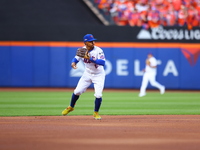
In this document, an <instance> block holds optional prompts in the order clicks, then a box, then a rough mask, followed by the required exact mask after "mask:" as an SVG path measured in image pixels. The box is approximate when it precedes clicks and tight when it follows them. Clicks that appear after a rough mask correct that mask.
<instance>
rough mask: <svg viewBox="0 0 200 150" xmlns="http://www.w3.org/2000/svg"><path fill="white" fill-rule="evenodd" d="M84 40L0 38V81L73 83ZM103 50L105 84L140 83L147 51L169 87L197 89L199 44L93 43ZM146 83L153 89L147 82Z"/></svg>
mask: <svg viewBox="0 0 200 150" xmlns="http://www.w3.org/2000/svg"><path fill="white" fill-rule="evenodd" d="M82 45H83V44H82V43H81V42H76V43H71V44H70V43H54V44H49V43H44V44H26V43H24V44H16V43H15V44H1V43H0V87H73V88H74V87H75V86H76V84H77V82H78V80H79V78H80V76H81V74H82V73H83V70H84V65H83V63H81V62H80V63H79V64H78V69H75V70H74V69H72V68H71V66H70V64H71V60H72V58H73V57H74V56H75V53H76V49H77V48H78V47H80V46H82ZM96 45H97V46H100V47H101V48H102V49H103V50H104V53H105V55H106V60H107V61H106V66H105V70H106V74H107V75H106V81H105V88H127V89H129V88H135V89H139V88H140V85H141V81H142V74H143V72H142V69H144V67H145V59H146V57H147V54H148V53H153V54H154V56H155V57H156V58H157V59H158V64H159V65H158V71H157V72H158V74H157V78H156V79H157V81H158V82H160V83H161V84H163V85H165V86H166V88H167V89H197V90H199V89H200V80H199V76H200V69H199V68H200V59H199V54H200V48H199V47H200V45H199V44H170V43H169V44H160V43H159V44H156V43H154V44H151V43H146V44H140V43H138V44H137V43H122V44H117V43H97V44H96ZM148 87H149V88H151V89H154V87H152V86H151V85H148Z"/></svg>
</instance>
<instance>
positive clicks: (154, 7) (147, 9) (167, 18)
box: [94, 0, 200, 29]
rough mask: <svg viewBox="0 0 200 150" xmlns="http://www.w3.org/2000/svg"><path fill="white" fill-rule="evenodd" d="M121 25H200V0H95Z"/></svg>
mask: <svg viewBox="0 0 200 150" xmlns="http://www.w3.org/2000/svg"><path fill="white" fill-rule="evenodd" d="M94 2H95V3H96V5H97V6H98V8H99V9H101V10H103V12H104V13H105V14H107V15H111V17H112V18H113V20H114V22H115V23H116V24H117V25H119V26H127V25H128V26H142V27H144V28H154V27H158V26H159V25H162V26H187V27H188V28H189V29H191V28H192V27H194V26H200V0H94Z"/></svg>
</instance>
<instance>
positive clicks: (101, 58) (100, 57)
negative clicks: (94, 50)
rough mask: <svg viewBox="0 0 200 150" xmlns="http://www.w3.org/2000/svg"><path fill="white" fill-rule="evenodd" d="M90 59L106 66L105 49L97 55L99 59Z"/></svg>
mask: <svg viewBox="0 0 200 150" xmlns="http://www.w3.org/2000/svg"><path fill="white" fill-rule="evenodd" d="M90 61H91V62H93V63H95V64H97V65H101V66H104V65H105V56H104V53H103V51H101V52H100V53H99V56H98V57H97V59H95V58H93V57H90Z"/></svg>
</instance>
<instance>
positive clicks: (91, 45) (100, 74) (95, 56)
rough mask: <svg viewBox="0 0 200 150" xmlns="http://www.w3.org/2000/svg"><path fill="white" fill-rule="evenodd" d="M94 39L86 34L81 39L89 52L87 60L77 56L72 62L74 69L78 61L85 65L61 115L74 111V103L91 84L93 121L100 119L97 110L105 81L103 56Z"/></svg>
mask: <svg viewBox="0 0 200 150" xmlns="http://www.w3.org/2000/svg"><path fill="white" fill-rule="evenodd" d="M95 40H96V39H95V38H94V37H93V35H92V34H86V35H85V36H84V37H83V42H84V44H85V46H84V48H87V49H88V50H89V56H90V58H89V59H85V58H81V57H79V56H75V57H74V58H73V60H72V64H71V66H72V68H74V69H76V68H77V66H76V64H77V63H78V62H79V61H83V62H84V64H85V71H84V73H83V75H82V77H81V78H80V80H79V82H78V84H77V86H76V88H75V90H74V92H73V94H72V97H71V102H70V105H69V106H68V107H67V108H66V109H65V110H63V111H62V114H63V115H67V114H68V113H69V112H71V111H73V110H74V106H75V103H76V101H77V100H78V99H79V96H80V95H81V94H82V93H84V92H85V91H86V90H87V88H88V87H89V86H90V85H91V84H92V83H93V84H94V91H95V93H94V96H95V103H94V105H95V106H94V113H93V117H94V118H95V119H101V116H100V115H99V113H98V112H99V109H100V106H101V102H102V92H103V89H104V81H105V71H104V65H105V55H104V52H103V50H102V49H101V48H99V47H97V46H95Z"/></svg>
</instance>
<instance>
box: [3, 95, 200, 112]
mask: <svg viewBox="0 0 200 150" xmlns="http://www.w3.org/2000/svg"><path fill="white" fill-rule="evenodd" d="M71 94H72V93H71V92H0V116H60V115H61V112H62V110H63V109H64V108H65V107H67V106H68V105H69V102H70V98H71ZM93 95H94V93H93V92H86V93H84V94H83V95H81V97H80V99H79V100H78V102H77V104H76V107H75V111H73V112H72V113H70V114H69V115H91V114H92V113H93V107H94V96H93ZM100 113H101V115H186V114H188V115H199V114H200V93H197V92H191V93H190V92H184V93H182V92H166V93H165V94H164V95H160V94H159V92H148V94H147V95H146V96H145V97H141V98H139V97H138V92H134V91H133V92H128V91H126V92H119V91H116V92H108V91H106V92H105V91H104V93H103V102H102V106H101V109H100Z"/></svg>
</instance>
